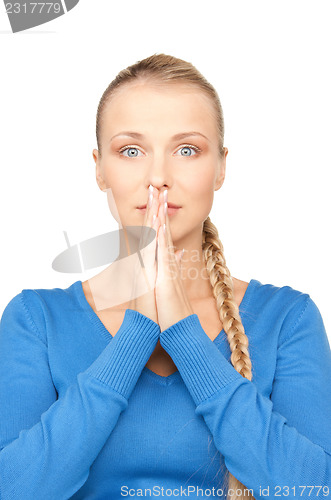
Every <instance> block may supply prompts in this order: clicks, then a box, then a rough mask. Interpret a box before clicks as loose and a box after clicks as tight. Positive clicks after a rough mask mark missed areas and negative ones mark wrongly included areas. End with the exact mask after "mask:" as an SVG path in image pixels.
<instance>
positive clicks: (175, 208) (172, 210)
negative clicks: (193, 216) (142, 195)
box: [137, 203, 182, 216]
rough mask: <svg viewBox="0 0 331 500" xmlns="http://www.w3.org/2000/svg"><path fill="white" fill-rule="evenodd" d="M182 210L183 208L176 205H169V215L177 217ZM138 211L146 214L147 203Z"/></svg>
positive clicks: (138, 208)
mask: <svg viewBox="0 0 331 500" xmlns="http://www.w3.org/2000/svg"><path fill="white" fill-rule="evenodd" d="M181 208H182V207H180V206H179V205H175V204H174V203H168V215H169V216H170V215H175V214H176V213H177V212H178V211H179V210H180V209H181ZM137 210H139V211H140V212H141V213H143V214H144V213H145V212H146V203H145V205H141V206H140V207H137Z"/></svg>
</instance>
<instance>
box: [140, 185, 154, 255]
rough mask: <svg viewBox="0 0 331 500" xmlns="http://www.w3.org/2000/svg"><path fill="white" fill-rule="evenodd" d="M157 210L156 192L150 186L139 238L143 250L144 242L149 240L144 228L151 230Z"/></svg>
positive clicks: (147, 231)
mask: <svg viewBox="0 0 331 500" xmlns="http://www.w3.org/2000/svg"><path fill="white" fill-rule="evenodd" d="M157 208H158V190H157V189H155V188H153V186H152V185H150V186H149V189H148V197H147V201H146V212H145V216H144V221H143V225H142V232H141V238H140V244H139V246H140V248H144V247H145V246H146V242H147V241H149V239H150V231H149V230H148V229H146V228H152V227H153V222H154V220H155V217H153V215H155V216H156V214H157Z"/></svg>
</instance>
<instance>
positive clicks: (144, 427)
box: [0, 54, 331, 499]
mask: <svg viewBox="0 0 331 500" xmlns="http://www.w3.org/2000/svg"><path fill="white" fill-rule="evenodd" d="M223 139H224V124H223V114H222V108H221V104H220V102H219V99H218V96H217V93H216V91H215V89H214V88H213V87H212V86H211V85H210V84H209V83H208V82H207V81H206V80H205V79H204V78H203V77H202V75H201V74H200V73H199V72H198V71H197V70H196V69H195V68H194V66H192V65H191V64H190V63H188V62H185V61H182V60H180V59H177V58H174V57H171V56H167V55H164V54H158V55H152V56H151V57H148V58H146V59H144V60H142V61H139V62H138V63H136V64H134V65H132V66H130V67H129V68H127V69H125V70H123V71H121V72H120V73H119V75H118V76H117V77H116V78H115V80H114V81H113V82H112V83H111V84H110V86H109V87H108V88H107V89H106V91H105V92H104V94H103V96H102V98H101V101H100V103H99V107H98V113H97V143H98V150H94V152H93V156H94V159H95V162H96V178H97V183H98V185H99V187H100V189H101V190H103V191H106V192H107V193H108V195H110V196H109V206H110V208H111V210H112V213H113V214H114V216H115V218H117V220H118V222H119V223H120V225H121V227H123V228H124V229H125V231H123V232H121V238H120V255H121V256H127V258H121V259H118V260H117V261H116V262H114V263H113V264H112V265H111V266H109V267H108V268H107V269H106V270H104V271H102V272H101V273H99V274H98V275H96V276H94V277H93V278H91V279H89V280H87V281H85V282H84V283H82V282H81V281H76V282H75V283H73V284H72V285H71V286H70V287H68V288H67V289H60V288H54V289H49V290H48V289H38V290H27V289H24V290H22V292H20V293H19V294H17V295H16V296H15V297H14V298H13V299H12V300H11V301H10V302H9V304H8V305H7V306H6V308H5V311H4V312H3V315H2V319H1V324H0V407H1V417H0V449H1V451H0V470H1V476H0V491H1V495H2V496H1V498H4V499H7V498H24V499H30V498H31V499H32V498H33V499H39V498H40V499H45V498H47V499H50V498H54V499H67V498H74V499H83V498H84V499H85V498H89V499H92V498H97V499H101V498H107V499H110V498H111V499H116V498H122V497H123V496H130V497H134V498H136V497H142V496H168V497H169V496H171V497H177V496H190V497H191V498H200V497H201V496H215V497H216V496H218V497H222V496H223V497H225V496H226V495H227V494H228V496H229V497H231V498H264V497H266V496H268V497H269V498H274V497H279V496H283V495H284V496H290V497H296V496H300V497H301V498H308V497H309V498H311V497H314V496H322V497H323V496H324V497H327V496H328V495H329V486H330V483H331V432H330V425H329V415H330V412H331V394H330V391H329V383H330V372H331V353H330V345H329V343H328V338H327V335H326V332H325V328H324V324H323V320H322V318H321V315H320V312H319V310H318V308H317V306H316V305H315V303H314V302H313V300H312V299H311V298H310V296H309V295H308V294H306V293H302V292H300V291H297V290H294V289H293V288H291V287H289V286H284V287H276V286H273V285H271V284H262V283H261V282H260V281H258V280H255V279H251V280H250V282H249V283H246V282H243V281H240V280H238V279H236V278H234V277H232V276H231V274H230V272H229V270H228V268H227V266H226V263H225V258H224V254H223V247H222V244H221V241H220V240H219V237H218V232H217V229H216V227H215V226H214V225H213V223H212V222H211V220H210V218H209V216H208V214H209V212H210V209H211V207H212V202H213V196H214V191H217V190H219V189H220V187H221V186H222V184H223V181H224V176H225V165H226V156H227V149H226V148H225V147H224V145H223ZM165 204H167V205H165ZM172 204H176V205H177V206H178V207H180V208H177V209H174V208H169V209H168V207H171V205H172ZM143 205H146V208H145V209H142V208H139V207H141V206H143ZM225 215H226V214H225ZM134 226H142V227H143V230H142V231H141V236H140V240H139V248H138V251H137V252H136V251H134V250H135V249H132V247H130V245H128V241H129V238H128V237H129V236H133V235H134V233H133V231H132V233H129V231H130V230H131V229H130V228H132V227H134ZM145 229H146V230H147V232H146V231H145ZM123 234H124V236H123ZM151 235H152V236H155V237H154V238H153V237H152V238H151V237H150V236H151ZM131 241H132V239H131ZM182 249H185V252H184V254H183V253H182Z"/></svg>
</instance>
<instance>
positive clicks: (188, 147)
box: [178, 146, 200, 156]
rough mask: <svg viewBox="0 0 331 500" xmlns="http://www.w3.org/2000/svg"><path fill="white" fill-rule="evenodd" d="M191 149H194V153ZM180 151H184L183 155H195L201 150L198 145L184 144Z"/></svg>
mask: <svg viewBox="0 0 331 500" xmlns="http://www.w3.org/2000/svg"><path fill="white" fill-rule="evenodd" d="M190 150H191V151H194V153H193V155H192V153H191V151H190ZM178 151H182V153H181V156H194V155H196V154H197V153H199V152H200V149H199V148H197V147H196V146H183V147H181V148H179V150H178Z"/></svg>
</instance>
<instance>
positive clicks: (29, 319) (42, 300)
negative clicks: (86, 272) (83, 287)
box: [1, 282, 77, 343]
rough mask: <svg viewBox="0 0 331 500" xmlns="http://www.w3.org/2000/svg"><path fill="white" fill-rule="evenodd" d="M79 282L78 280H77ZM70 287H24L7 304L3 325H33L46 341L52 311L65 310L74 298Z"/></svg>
mask: <svg viewBox="0 0 331 500" xmlns="http://www.w3.org/2000/svg"><path fill="white" fill-rule="evenodd" d="M76 283H77V282H76ZM76 283H74V284H72V285H70V286H69V287H68V288H36V289H32V288H24V289H22V290H21V291H20V292H18V293H17V294H16V295H14V296H13V297H12V298H11V299H10V300H9V301H8V302H7V304H6V306H5V308H4V310H3V312H2V315H1V323H2V324H3V325H8V324H17V325H22V326H23V325H24V324H25V325H26V326H27V327H31V328H32V329H33V330H34V331H35V333H36V334H37V335H38V336H39V337H40V338H41V340H43V341H44V342H45V343H46V328H47V322H48V321H49V319H50V317H51V315H52V311H54V312H55V313H58V312H59V309H61V312H63V311H64V308H65V307H68V300H73V298H74V296H73V293H72V287H74V286H75V285H76Z"/></svg>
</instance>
